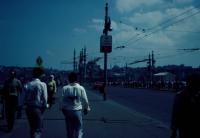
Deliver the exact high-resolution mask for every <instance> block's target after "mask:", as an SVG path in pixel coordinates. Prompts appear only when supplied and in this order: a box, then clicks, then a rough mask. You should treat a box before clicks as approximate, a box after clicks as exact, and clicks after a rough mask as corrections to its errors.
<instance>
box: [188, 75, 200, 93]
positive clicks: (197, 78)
mask: <svg viewBox="0 0 200 138" xmlns="http://www.w3.org/2000/svg"><path fill="white" fill-rule="evenodd" d="M187 87H188V88H189V89H190V90H194V91H199V90H200V74H199V73H193V74H191V75H189V76H188V77H187Z"/></svg>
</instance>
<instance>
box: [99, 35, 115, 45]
mask: <svg viewBox="0 0 200 138" xmlns="http://www.w3.org/2000/svg"><path fill="white" fill-rule="evenodd" d="M100 46H101V47H107V46H108V47H112V36H111V35H102V36H101V39H100Z"/></svg>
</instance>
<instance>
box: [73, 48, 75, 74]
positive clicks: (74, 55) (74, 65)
mask: <svg viewBox="0 0 200 138" xmlns="http://www.w3.org/2000/svg"><path fill="white" fill-rule="evenodd" d="M73 65H74V71H76V50H75V49H74V62H73Z"/></svg>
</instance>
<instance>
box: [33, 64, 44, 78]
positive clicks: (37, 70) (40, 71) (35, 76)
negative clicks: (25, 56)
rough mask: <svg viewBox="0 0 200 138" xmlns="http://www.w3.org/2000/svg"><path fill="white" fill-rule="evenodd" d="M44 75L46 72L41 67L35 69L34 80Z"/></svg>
mask: <svg viewBox="0 0 200 138" xmlns="http://www.w3.org/2000/svg"><path fill="white" fill-rule="evenodd" d="M43 74H44V70H43V68H41V67H34V68H33V71H32V75H33V78H40V77H41V76H42V75H43Z"/></svg>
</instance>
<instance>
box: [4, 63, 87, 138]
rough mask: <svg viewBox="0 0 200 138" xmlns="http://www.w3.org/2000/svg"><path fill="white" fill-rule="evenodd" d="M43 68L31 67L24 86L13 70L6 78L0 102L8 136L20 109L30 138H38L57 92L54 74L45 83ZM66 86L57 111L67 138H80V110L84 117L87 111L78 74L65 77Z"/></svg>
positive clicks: (84, 95) (81, 134)
mask: <svg viewBox="0 0 200 138" xmlns="http://www.w3.org/2000/svg"><path fill="white" fill-rule="evenodd" d="M44 73H45V72H44V69H43V68H42V67H34V68H33V70H32V79H31V80H30V81H28V82H26V83H25V84H24V85H23V84H22V83H21V81H20V80H19V79H17V74H16V71H15V70H14V69H11V70H10V72H9V77H8V79H7V80H6V81H5V83H4V85H3V88H2V92H3V93H2V99H3V102H4V108H5V120H6V122H7V129H6V132H7V133H11V132H12V130H13V128H14V122H15V119H16V118H18V119H20V118H21V115H22V109H23V107H24V108H25V113H26V116H27V120H28V124H29V129H30V138H40V137H41V135H42V130H43V127H45V126H44V125H43V114H44V112H45V110H46V109H50V108H51V107H52V106H53V104H54V103H55V95H56V92H57V87H56V81H55V80H54V75H53V74H51V75H50V76H49V80H48V81H46V82H44V81H43V80H42V76H43V75H44ZM68 81H69V84H68V85H66V86H63V88H62V94H61V97H60V100H59V101H60V103H59V104H60V111H61V112H62V113H63V114H64V116H65V123H66V130H67V137H68V138H81V137H82V136H83V128H82V124H83V121H82V111H83V113H84V114H87V113H88V112H89V111H90V107H89V102H88V98H87V94H86V91H85V89H84V87H83V86H81V85H80V84H79V83H78V75H77V74H76V73H75V72H71V73H69V75H68Z"/></svg>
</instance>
